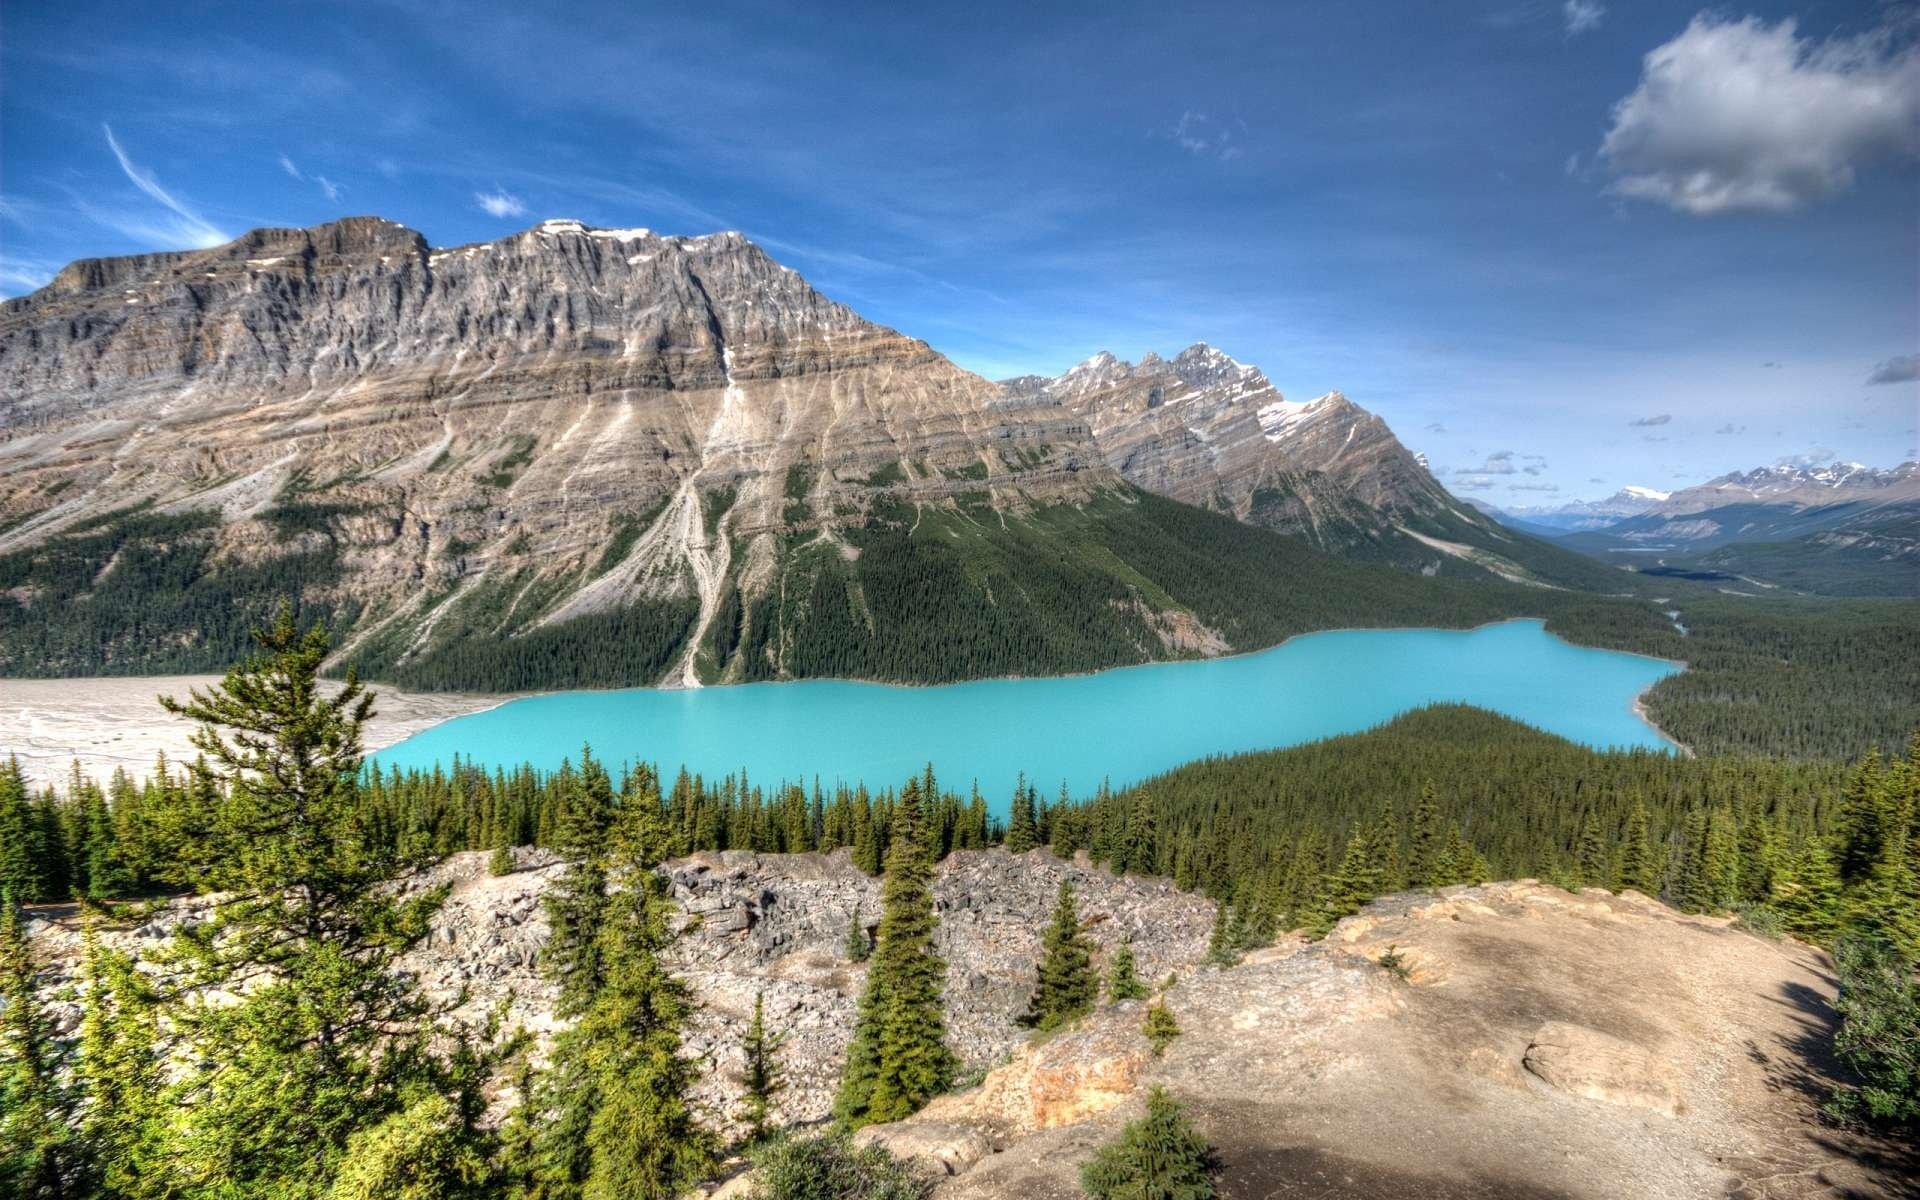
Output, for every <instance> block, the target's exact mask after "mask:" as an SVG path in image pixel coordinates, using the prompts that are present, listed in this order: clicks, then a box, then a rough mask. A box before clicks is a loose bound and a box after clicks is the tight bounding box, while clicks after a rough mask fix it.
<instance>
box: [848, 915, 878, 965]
mask: <svg viewBox="0 0 1920 1200" xmlns="http://www.w3.org/2000/svg"><path fill="white" fill-rule="evenodd" d="M872 957H873V942H872V941H871V940H869V939H868V937H867V926H866V922H864V921H862V920H861V919H860V910H859V909H858V908H856V909H854V910H853V916H851V917H849V918H847V961H849V962H866V961H867V960H868V959H869V958H872Z"/></svg>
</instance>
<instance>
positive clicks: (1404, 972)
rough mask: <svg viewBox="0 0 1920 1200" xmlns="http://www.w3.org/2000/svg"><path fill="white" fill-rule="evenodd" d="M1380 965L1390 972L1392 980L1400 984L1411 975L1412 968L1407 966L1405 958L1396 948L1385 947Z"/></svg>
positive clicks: (1398, 948)
mask: <svg viewBox="0 0 1920 1200" xmlns="http://www.w3.org/2000/svg"><path fill="white" fill-rule="evenodd" d="M1380 965H1381V966H1383V967H1385V968H1386V969H1387V970H1389V971H1392V972H1393V975H1394V978H1396V979H1399V980H1401V981H1402V982H1404V981H1405V980H1406V979H1407V978H1408V977H1409V976H1411V975H1412V974H1413V968H1411V967H1409V966H1407V956H1406V955H1404V954H1402V953H1400V947H1398V946H1388V947H1387V952H1386V953H1385V954H1382V955H1381V956H1380Z"/></svg>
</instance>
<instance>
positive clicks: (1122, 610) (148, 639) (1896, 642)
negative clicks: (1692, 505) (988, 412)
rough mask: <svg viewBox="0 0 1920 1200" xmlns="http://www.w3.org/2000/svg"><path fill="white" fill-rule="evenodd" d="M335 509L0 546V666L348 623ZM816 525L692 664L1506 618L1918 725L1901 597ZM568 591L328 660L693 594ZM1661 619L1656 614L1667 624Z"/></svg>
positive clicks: (1691, 688) (885, 512) (1007, 529)
mask: <svg viewBox="0 0 1920 1200" xmlns="http://www.w3.org/2000/svg"><path fill="white" fill-rule="evenodd" d="M339 516H340V513H339V512H337V511H335V510H334V509H333V508H332V507H329V506H327V505H323V504H316V503H297V502H293V501H289V502H287V503H284V504H281V505H279V506H278V507H276V508H274V509H273V510H270V513H269V517H270V518H271V519H270V521H269V522H268V524H269V525H270V526H271V532H270V539H289V538H290V539H292V540H287V541H284V545H283V546H282V550H283V553H282V554H281V555H280V556H274V555H272V554H269V555H267V556H265V557H263V558H261V559H259V560H258V561H251V562H249V563H247V564H240V563H235V562H232V561H227V560H226V559H223V558H221V557H220V556H219V555H218V554H216V547H215V533H216V529H215V525H214V520H213V517H212V516H211V515H210V514H187V515H183V516H163V515H159V514H154V513H150V512H146V511H144V510H130V511H128V512H124V513H121V514H110V515H109V516H106V517H102V518H99V519H98V520H96V521H95V522H92V523H90V524H89V525H88V526H86V527H85V528H82V529H78V530H74V531H69V532H68V533H66V534H63V535H61V536H59V537H56V538H54V539H52V540H50V541H49V542H47V543H45V544H43V545H41V546H37V547H32V548H28V549H24V550H16V551H11V552H9V553H6V554H0V671H5V672H6V673H8V674H13V675H37V674H54V675H67V674H76V675H83V674H95V673H103V672H104V673H113V674H140V673H152V672H185V671H194V670H209V669H218V668H220V667H223V666H224V665H225V664H227V663H229V662H231V661H233V660H234V659H235V658H237V657H239V656H240V655H241V654H243V653H245V651H246V649H247V645H248V641H247V639H248V633H249V631H250V630H251V629H252V628H254V627H256V626H258V625H261V624H263V623H265V622H267V621H268V620H270V619H271V616H272V613H273V611H274V609H275V607H276V606H277V605H278V603H279V602H280V599H281V598H282V597H299V596H302V595H305V596H307V597H309V598H310V599H309V600H308V601H307V602H306V603H305V604H304V605H301V604H298V603H296V612H297V613H298V614H299V615H300V617H301V618H302V619H304V620H325V621H327V622H328V624H329V625H330V626H332V627H333V628H334V629H335V630H336V631H337V632H339V633H341V634H343V635H345V634H348V633H351V632H352V631H353V630H354V629H355V628H356V626H357V625H358V624H359V622H360V621H361V617H362V614H361V611H360V609H359V607H358V606H357V605H355V604H347V605H345V606H341V605H340V604H338V603H336V602H330V601H325V600H320V599H313V597H324V596H329V595H332V594H333V591H332V585H333V584H334V583H336V582H338V581H339V580H340V579H341V578H342V570H343V568H342V555H343V553H344V551H343V547H342V545H341V544H340V542H339V541H338V540H337V539H336V538H335V536H334V535H333V533H332V530H333V529H334V527H335V525H334V523H335V521H336V518H338V517H339ZM637 519H639V518H636V520H637ZM627 528H628V530H629V532H630V531H631V524H629V526H628V527H627ZM296 535H297V536H296ZM842 537H843V538H844V540H845V542H846V543H847V545H848V546H849V547H851V548H852V549H854V550H855V551H857V554H856V555H855V556H853V557H849V556H848V555H847V554H844V553H842V552H841V550H840V548H839V546H838V545H836V544H834V543H832V542H828V541H821V540H819V539H817V538H815V537H814V536H813V535H812V533H810V532H800V531H794V532H789V533H785V534H781V535H778V537H777V541H778V544H779V550H778V552H777V553H776V555H775V563H776V567H775V576H774V578H773V580H772V582H771V584H770V586H768V587H767V588H766V589H765V591H764V593H757V594H755V595H753V596H745V595H743V594H742V593H741V592H740V591H739V590H738V588H737V586H736V581H735V580H732V579H730V580H729V581H727V582H726V584H725V591H724V594H723V596H722V598H721V601H720V604H719V607H718V612H717V614H716V617H715V620H714V621H713V623H712V626H711V627H710V629H709V630H708V632H707V635H706V638H705V640H704V641H703V644H702V645H701V647H700V648H699V657H698V660H697V662H698V665H699V667H700V669H701V673H702V675H703V677H704V678H706V679H708V680H709V681H721V680H725V681H732V682H738V681H750V680H760V679H782V678H818V677H842V678H858V679H876V680H887V681H895V682H904V683H939V682H948V681H953V680H959V679H970V678H981V677H991V676H999V675H1016V674H1025V675H1031V674H1053V673H1063V672H1078V671H1088V670H1096V669H1100V668H1103V667H1111V666H1119V665H1125V664H1130V663H1136V662H1140V661H1143V660H1145V659H1147V658H1168V657H1180V656H1181V655H1182V654H1191V653H1195V652H1196V651H1193V650H1191V649H1184V650H1183V649H1181V648H1180V643H1178V642H1177V641H1176V642H1169V641H1168V640H1166V637H1165V636H1163V635H1168V636H1170V634H1171V631H1172V630H1173V629H1174V628H1175V627H1176V624H1177V623H1176V622H1169V621H1168V620H1167V619H1166V618H1165V617H1163V616H1161V615H1160V614H1164V613H1190V614H1192V618H1193V619H1194V620H1197V621H1198V622H1199V623H1200V624H1201V625H1203V626H1205V627H1206V628H1207V629H1209V630H1212V631H1214V632H1215V633H1217V634H1218V635H1220V637H1222V638H1223V639H1224V640H1225V641H1226V642H1227V643H1228V645H1229V646H1230V647H1231V648H1232V649H1234V650H1238V651H1246V650H1252V649H1259V648H1263V647H1266V646H1271V645H1273V644H1275V643H1277V642H1280V641H1282V640H1284V639H1286V638H1287V637H1290V636H1293V635H1295V634H1299V633H1306V632H1311V631H1313V630H1318V629H1329V628H1340V627H1391V626H1437V627H1448V628H1462V627H1468V626H1473V625H1478V624H1482V623H1484V622H1486V621H1491V620H1498V619H1502V618H1506V617H1514V616H1529V617H1540V618H1544V619H1546V621H1547V623H1548V628H1549V629H1550V630H1552V631H1553V632H1554V633H1556V634H1559V635H1560V636H1563V637H1565V638H1567V639H1568V640H1570V641H1573V642H1576V643H1579V644H1582V645H1592V646H1601V647H1605V648H1609V649H1618V650H1628V651H1633V652H1636V653H1642V654H1652V655H1657V656H1660V657H1665V658H1672V659H1679V660H1684V661H1685V662H1686V663H1687V664H1688V670H1687V671H1686V672H1684V673H1682V674H1680V675H1677V676H1674V677H1672V678H1669V679H1667V680H1664V681H1662V682H1661V683H1660V684H1659V685H1658V686H1656V687H1655V688H1654V689H1653V691H1652V692H1651V693H1650V694H1649V695H1648V697H1647V698H1646V705H1647V709H1648V712H1649V713H1650V715H1651V717H1652V719H1653V720H1654V721H1655V722H1656V723H1657V724H1658V725H1659V726H1660V727H1661V728H1662V729H1663V730H1664V731H1666V732H1667V733H1668V734H1669V735H1671V736H1672V737H1673V738H1675V739H1676V740H1678V741H1680V742H1681V743H1683V744H1685V745H1686V746H1688V747H1690V748H1691V749H1693V750H1694V751H1696V752H1699V753H1703V754H1726V753H1737V754H1762V755H1787V756H1794V757H1829V758H1852V757H1856V756H1858V755H1859V754H1861V753H1863V752H1864V751H1865V750H1866V749H1867V747H1868V746H1870V745H1875V744H1879V745H1882V746H1887V745H1893V744H1895V743H1897V742H1899V741H1900V740H1901V739H1903V738H1904V737H1905V736H1906V734H1907V732H1908V731H1910V730H1912V729H1914V728H1916V727H1920V672H1914V671H1912V670H1911V669H1909V664H1911V663H1912V662H1914V661H1920V600H1915V599H1884V598H1883V599H1866V598H1858V599H1817V598H1797V597H1783V598H1775V597H1750V596H1731V595H1725V594H1722V593H1720V592H1718V591H1716V590H1714V589H1713V588H1712V587H1708V586H1702V585H1698V584H1692V583H1688V582H1686V581H1684V580H1666V579H1663V580H1657V581H1649V580H1646V579H1644V578H1638V577H1635V576H1633V575H1631V574H1629V573H1626V572H1613V573H1612V574H1611V575H1610V576H1608V577H1607V578H1608V579H1616V578H1617V581H1618V585H1619V591H1618V593H1617V594H1603V593H1601V592H1597V591H1568V590H1561V589H1543V588H1537V587H1527V586H1522V585H1519V584H1513V583H1507V582H1502V581H1492V580H1488V579H1485V578H1473V577H1465V576H1463V577H1450V576H1448V575H1446V574H1445V573H1442V574H1441V575H1440V576H1437V577H1432V578H1429V577H1426V576H1423V575H1421V574H1419V573H1417V572H1412V571H1406V570H1396V569H1391V568H1388V567H1383V566H1374V565H1366V564H1365V563H1362V562H1355V561H1347V560H1346V559H1342V558H1333V557H1329V556H1327V555H1325V554H1322V553H1320V552H1318V551H1316V550H1314V549H1313V548H1311V547H1310V546H1308V545H1306V544H1305V543H1304V542H1301V541H1299V540H1296V539H1292V538H1287V537H1283V536H1281V535H1279V534H1275V533H1272V532H1269V531H1266V530H1262V529H1257V528H1254V527H1252V526H1248V525H1244V524H1242V523H1240V522H1238V521H1235V520H1233V519H1232V518H1230V517H1227V516H1223V515H1221V514H1218V513H1212V512H1207V511H1204V510H1201V509H1197V508H1193V507H1190V506H1187V505H1183V504H1178V503H1175V502H1173V501H1170V500H1166V499H1163V498H1161V497H1157V496H1154V495H1151V494H1148V493H1143V492H1137V491H1131V490H1129V491H1127V492H1124V493H1122V492H1114V493H1109V494H1105V495H1102V496H1101V497H1099V498H1096V499H1095V500H1093V501H1091V502H1089V503H1087V504H1085V505H1081V506H1074V505H1056V506H1052V507H1049V508H1042V509H1038V510H1035V511H1032V512H1029V513H1027V514H1024V515H1022V516H1020V517H1018V518H1016V519H1011V520H1006V521H1004V522H1003V521H1002V520H1001V516H1000V514H999V512H998V511H997V510H996V509H994V508H992V507H991V506H990V504H989V503H988V496H987V494H986V493H985V492H978V493H971V494H963V495H961V496H960V497H958V498H957V500H956V503H955V504H954V505H953V506H952V507H951V508H934V507H926V508H923V509H920V510H918V511H916V510H914V509H910V508H903V507H898V506H896V507H894V508H886V507H884V506H883V507H881V508H879V509H876V510H875V511H874V512H873V513H871V514H870V515H869V518H868V519H867V521H866V522H865V523H864V524H862V525H859V526H856V527H853V528H849V529H847V530H845V531H844V532H843V534H842ZM1356 553H1357V552H1356ZM734 561H735V562H736V564H737V563H740V562H742V561H744V547H736V553H735V555H734ZM582 569H583V570H584V569H586V568H585V567H583V568H582ZM593 569H594V570H596V571H597V570H598V569H599V568H598V567H595V568H593ZM1594 569H1595V570H1598V568H1594ZM1603 574H1604V573H1603ZM578 582H579V576H578V572H575V573H574V574H571V575H569V574H565V573H564V572H563V573H562V574H560V575H553V576H543V575H540V574H539V573H537V572H536V571H535V570H534V569H533V568H532V567H531V566H527V567H522V568H520V569H518V570H517V571H515V572H513V573H511V574H510V575H509V576H508V577H506V578H502V579H499V580H491V579H489V580H486V581H483V582H481V583H480V584H478V585H476V586H474V587H471V588H468V589H465V590H463V591H461V593H460V594H459V595H458V596H455V597H453V598H451V599H448V600H447V601H446V603H445V605H444V608H443V610H441V611H438V612H437V613H436V616H435V619H434V621H433V623H432V628H431V630H430V631H429V632H427V634H426V636H425V638H424V644H423V645H420V646H415V645H412V644H411V643H412V642H413V641H414V639H415V636H416V635H417V634H419V633H420V632H421V630H420V629H419V628H418V626H417V623H408V622H405V621H399V622H394V623H391V624H389V625H388V626H387V627H385V628H383V629H381V630H379V631H378V632H376V633H375V634H373V635H372V636H370V637H367V638H364V639H360V640H356V641H355V642H354V643H353V648H352V652H351V654H350V655H347V656H346V657H344V658H342V659H339V660H336V661H333V662H332V663H331V664H330V666H329V671H330V673H332V674H334V675H336V676H337V675H339V674H341V673H343V672H344V670H345V669H346V668H347V667H348V666H354V667H357V668H358V669H359V670H360V673H361V674H362V676H363V677H367V678H375V679H381V680H385V681H387V682H390V683H393V684H396V685H398V686H402V687H410V688H417V689H426V690H441V689H445V690H468V691H518V690H547V689H555V688H570V687H621V686H635V685H643V684H650V683H654V682H657V681H658V679H659V678H660V676H661V675H662V674H664V672H665V671H666V669H667V667H668V666H669V665H670V664H671V663H672V662H674V661H675V660H676V657H677V655H678V653H679V652H680V649H681V648H682V647H683V646H684V643H685V639H686V638H687V637H688V636H689V634H690V631H691V630H692V628H693V626H694V623H695V620H696V615H697V605H696V604H695V602H694V599H693V597H692V595H691V593H690V592H689V594H687V595H683V596H680V597H662V598H659V599H655V600H649V601H645V602H641V603H636V604H634V605H631V606H629V607H627V608H624V609H618V610H613V611H608V612H601V613H596V614H592V615H589V616H583V617H578V618H575V619H572V620H569V621H566V622H562V623H558V624H542V623H540V620H539V618H540V617H541V616H542V615H543V614H544V613H545V612H546V611H547V609H548V607H549V606H551V605H552V604H554V603H556V602H558V600H559V599H561V598H562V597H563V596H564V595H565V594H566V590H567V589H568V588H569V587H571V586H573V585H574V584H576V583H578ZM1602 582H1604V580H1603V581H1602ZM1655 588H1657V590H1649V589H1655ZM21 597H31V601H30V603H29V602H26V601H23V600H22V598H21ZM1670 610H1679V611H1681V612H1682V614H1683V617H1682V621H1683V623H1684V624H1685V625H1686V627H1687V632H1686V633H1685V634H1684V635H1683V634H1682V633H1681V632H1680V631H1678V630H1677V629H1676V628H1675V627H1674V624H1673V621H1672V620H1670V619H1669V618H1668V617H1667V616H1666V615H1665V613H1666V612H1667V611H1670Z"/></svg>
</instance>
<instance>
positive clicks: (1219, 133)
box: [1160, 108, 1247, 162]
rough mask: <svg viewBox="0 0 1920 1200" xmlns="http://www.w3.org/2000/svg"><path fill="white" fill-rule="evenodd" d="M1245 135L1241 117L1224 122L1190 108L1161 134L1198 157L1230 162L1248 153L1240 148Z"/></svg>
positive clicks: (1227, 119)
mask: <svg viewBox="0 0 1920 1200" xmlns="http://www.w3.org/2000/svg"><path fill="white" fill-rule="evenodd" d="M1246 132H1247V123H1246V122H1245V121H1243V120H1241V119H1240V118H1238V117H1232V118H1226V119H1222V118H1218V117H1214V116H1211V115H1209V114H1208V113H1204V112H1201V111H1200V110H1198V109H1192V108H1190V109H1188V110H1187V111H1185V112H1183V113H1181V114H1180V119H1179V120H1178V121H1175V122H1174V123H1173V124H1172V125H1171V126H1169V127H1168V128H1167V129H1165V130H1164V131H1162V133H1161V134H1160V136H1163V137H1165V138H1167V139H1168V140H1170V141H1172V142H1173V143H1174V144H1175V145H1176V146H1179V147H1180V148H1181V149H1182V150H1185V151H1186V152H1187V153H1188V154H1191V155H1193V156H1194V157H1195V158H1215V159H1219V160H1220V161H1221V162H1231V161H1232V160H1234V159H1236V158H1239V157H1240V156H1241V155H1242V154H1245V153H1246V150H1245V148H1244V147H1242V146H1241V145H1240V140H1241V139H1242V138H1244V136H1245V135H1246Z"/></svg>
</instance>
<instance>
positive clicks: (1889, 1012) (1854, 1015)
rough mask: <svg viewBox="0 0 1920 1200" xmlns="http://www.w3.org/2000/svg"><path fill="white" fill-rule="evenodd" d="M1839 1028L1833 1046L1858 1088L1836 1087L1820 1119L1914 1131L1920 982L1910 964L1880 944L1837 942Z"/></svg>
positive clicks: (1919, 1072)
mask: <svg viewBox="0 0 1920 1200" xmlns="http://www.w3.org/2000/svg"><path fill="white" fill-rule="evenodd" d="M1836 957H1837V958H1838V959H1839V964H1840V996H1839V999H1837V1000H1836V1001H1834V1008H1835V1009H1836V1010H1838V1011H1839V1013H1840V1031H1839V1033H1837V1034H1835V1035H1834V1039H1833V1049H1834V1053H1835V1054H1836V1055H1838V1056H1839V1058H1840V1061H1841V1062H1843V1063H1845V1064H1846V1065H1847V1066H1848V1067H1849V1068H1851V1069H1852V1071H1853V1073H1854V1075H1855V1076H1856V1077H1857V1078H1858V1081H1859V1082H1858V1083H1856V1084H1851V1085H1846V1086H1842V1087H1840V1088H1837V1089H1836V1090H1835V1091H1834V1094H1833V1098H1832V1099H1831V1100H1829V1101H1828V1102H1827V1105H1826V1112H1827V1115H1828V1116H1830V1117H1831V1118H1833V1119H1834V1120H1836V1121H1839V1122H1841V1123H1843V1124H1848V1125H1873V1126H1880V1127H1883V1128H1891V1129H1899V1128H1907V1129H1916V1128H1920V984H1916V982H1915V980H1914V974H1913V971H1914V964H1913V962H1912V960H1910V959H1909V958H1907V957H1906V956H1905V955H1903V954H1901V953H1900V952H1899V951H1898V950H1896V949H1895V948H1894V947H1893V946H1892V945H1891V944H1890V943H1888V942H1886V941H1883V940H1881V939H1877V938H1875V939H1861V940H1854V941H1849V942H1844V943H1842V944H1841V946H1840V948H1839V953H1838V954H1837V955H1836Z"/></svg>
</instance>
